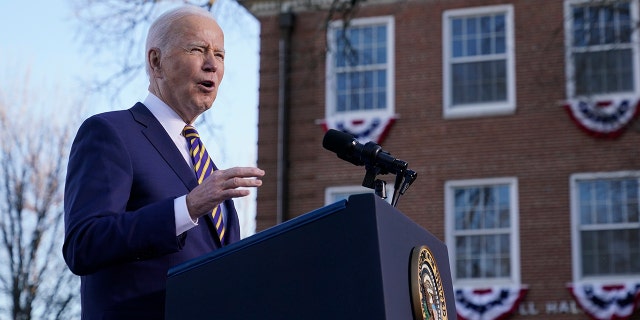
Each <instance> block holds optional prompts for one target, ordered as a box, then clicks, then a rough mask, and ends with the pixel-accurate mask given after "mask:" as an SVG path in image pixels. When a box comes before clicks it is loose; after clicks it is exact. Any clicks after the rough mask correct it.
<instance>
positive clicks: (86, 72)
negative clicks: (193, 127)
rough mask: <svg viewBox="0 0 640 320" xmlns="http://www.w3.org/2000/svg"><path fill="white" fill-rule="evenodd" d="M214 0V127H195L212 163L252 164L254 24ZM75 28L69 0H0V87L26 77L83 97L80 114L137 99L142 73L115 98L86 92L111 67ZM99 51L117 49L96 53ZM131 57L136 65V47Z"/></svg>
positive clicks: (249, 209) (241, 205)
mask: <svg viewBox="0 0 640 320" xmlns="http://www.w3.org/2000/svg"><path fill="white" fill-rule="evenodd" d="M219 1H222V2H221V3H220V5H222V6H218V7H217V8H222V9H217V10H216V9H215V8H216V7H214V15H215V16H216V18H217V20H218V22H219V24H220V26H221V27H222V29H223V30H224V32H225V50H226V57H225V76H224V79H223V81H222V84H221V86H220V89H219V93H218V98H217V100H216V102H215V103H214V105H213V108H212V110H209V111H207V113H206V117H207V121H209V122H210V124H212V125H213V126H214V127H220V130H215V131H212V132H207V131H204V132H202V131H201V135H202V138H203V141H204V143H205V145H206V146H207V149H208V150H209V152H210V154H211V155H212V157H213V158H214V160H215V161H216V164H217V165H218V167H220V168H229V167H234V166H255V165H256V162H257V122H258V66H259V32H260V31H259V29H260V28H259V23H258V22H257V20H256V19H255V18H254V17H252V16H251V15H250V14H249V13H248V12H247V11H246V10H244V9H243V8H241V7H239V6H238V5H237V4H235V2H232V0H219ZM79 28H81V25H80V24H79V21H78V20H77V19H76V18H75V17H74V15H73V11H72V3H71V0H49V1H44V0H32V1H17V0H0V86H2V88H3V89H5V90H6V89H7V88H10V87H12V85H13V82H15V81H16V80H17V81H22V80H21V79H22V77H24V76H25V75H28V78H29V88H30V90H33V91H36V92H39V93H41V94H42V93H44V94H45V95H50V96H52V97H53V96H55V95H53V94H52V93H51V91H53V90H59V91H60V92H62V93H63V94H64V95H65V96H68V97H65V98H68V99H69V100H73V99H74V98H76V96H84V97H85V100H84V101H87V106H84V108H82V110H83V111H82V112H84V113H85V114H83V115H82V117H83V118H87V117H88V116H90V115H92V114H95V113H99V112H105V111H111V110H117V109H127V108H129V107H131V106H133V104H135V103H136V102H137V101H142V100H143V99H144V98H145V97H146V95H147V84H148V81H147V78H146V75H145V73H144V71H141V73H140V75H138V77H137V78H136V80H135V81H132V82H131V83H130V84H129V85H128V86H127V87H126V88H125V89H124V90H123V91H122V92H121V94H120V95H119V96H118V97H116V99H109V98H108V97H105V96H103V95H98V94H95V95H89V96H88V97H87V94H86V92H85V91H84V89H83V88H84V85H85V84H86V83H89V82H91V81H97V80H98V79H103V78H104V77H106V76H107V75H109V72H110V71H111V70H107V69H105V68H104V66H103V65H101V63H100V61H102V60H101V58H104V57H100V59H98V57H96V56H94V55H93V54H94V49H93V48H88V47H87V46H88V45H87V44H86V43H82V42H81V40H80V38H79V37H78V34H79V31H80V30H79ZM145 30H146V28H145ZM101 54H113V55H117V54H122V53H119V52H112V51H110V50H101ZM139 57H140V61H141V62H142V61H143V59H144V52H141V53H140V54H139ZM54 87H55V88H54ZM78 98H80V97H78ZM65 100H67V99H65ZM39 107H44V108H46V106H39ZM69 108H77V106H73V105H70V106H69ZM73 131H74V132H75V130H73ZM255 194H256V192H255V191H254V192H252V195H251V196H249V197H246V198H241V199H236V201H235V202H236V207H237V208H238V211H239V212H238V213H239V215H240V220H241V223H242V226H241V228H242V230H243V232H242V235H243V237H246V236H249V235H251V234H253V233H255Z"/></svg>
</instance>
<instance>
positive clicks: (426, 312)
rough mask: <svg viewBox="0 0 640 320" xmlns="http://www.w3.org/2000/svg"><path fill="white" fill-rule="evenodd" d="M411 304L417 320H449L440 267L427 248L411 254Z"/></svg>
mask: <svg viewBox="0 0 640 320" xmlns="http://www.w3.org/2000/svg"><path fill="white" fill-rule="evenodd" d="M410 281H411V304H412V306H413V319H415V320H420V319H421V320H447V319H448V318H447V304H446V301H445V296H444V288H443V286H442V279H441V278H440V272H438V265H437V264H436V260H435V259H434V257H433V254H432V253H431V250H429V248H427V246H418V247H414V248H413V251H412V252H411V275H410Z"/></svg>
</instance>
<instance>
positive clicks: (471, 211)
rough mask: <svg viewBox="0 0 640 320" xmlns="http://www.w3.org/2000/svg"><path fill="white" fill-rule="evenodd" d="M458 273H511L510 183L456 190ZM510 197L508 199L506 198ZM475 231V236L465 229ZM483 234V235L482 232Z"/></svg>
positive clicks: (465, 275)
mask: <svg viewBox="0 0 640 320" xmlns="http://www.w3.org/2000/svg"><path fill="white" fill-rule="evenodd" d="M452 191H453V196H454V200H453V201H454V203H453V207H454V210H453V214H454V218H455V231H454V233H456V236H455V239H456V245H455V249H456V254H455V257H456V258H455V259H456V270H455V272H456V276H457V277H458V278H497V277H500V278H502V277H509V276H510V275H511V267H510V264H511V260H510V259H511V258H510V254H511V244H510V242H509V239H510V232H511V230H510V227H509V226H510V223H509V217H510V212H509V210H510V207H509V204H510V199H509V185H485V186H469V187H458V188H454V189H453V190H452ZM505 198H506V199H505ZM465 231H473V233H474V234H473V235H465V234H464V233H462V232H465ZM478 233H479V234H478Z"/></svg>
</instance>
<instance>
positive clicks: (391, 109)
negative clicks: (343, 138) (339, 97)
mask: <svg viewBox="0 0 640 320" xmlns="http://www.w3.org/2000/svg"><path fill="white" fill-rule="evenodd" d="M343 25H344V22H343V21H342V20H337V21H332V22H331V23H330V24H329V28H327V48H328V52H327V57H326V61H325V62H326V63H325V65H326V68H325V117H330V116H334V115H335V114H336V112H335V105H336V101H335V99H336V94H335V92H336V90H335V82H336V73H335V71H334V68H333V62H334V60H335V58H334V57H335V52H336V48H335V39H334V36H333V31H334V30H335V29H337V28H342V26H343ZM373 25H385V26H386V27H387V44H386V45H387V65H386V69H385V70H386V72H387V79H386V80H387V87H386V89H387V92H386V94H387V99H386V106H387V107H386V108H385V109H384V110H362V111H355V112H349V114H350V115H357V114H359V113H360V114H363V113H364V114H367V115H374V116H375V115H381V116H386V115H393V114H394V113H395V101H396V99H395V20H394V17H393V16H379V17H368V18H359V19H353V20H351V21H350V22H349V26H373Z"/></svg>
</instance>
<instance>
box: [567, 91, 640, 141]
mask: <svg viewBox="0 0 640 320" xmlns="http://www.w3.org/2000/svg"><path fill="white" fill-rule="evenodd" d="M639 103H640V102H639V101H638V98H615V99H609V100H599V101H587V100H579V99H575V100H571V101H568V102H567V103H566V104H565V105H564V108H565V109H566V110H567V112H568V113H569V116H571V119H572V120H573V121H574V122H575V123H576V124H577V125H578V126H579V127H580V128H581V129H583V130H584V131H586V132H587V133H588V134H590V135H593V136H595V137H598V138H616V137H618V136H620V135H621V134H622V132H623V131H624V129H625V128H626V127H627V126H628V125H629V124H630V123H631V121H632V120H633V119H635V118H636V116H637V115H638V109H639V107H638V104H639Z"/></svg>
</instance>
